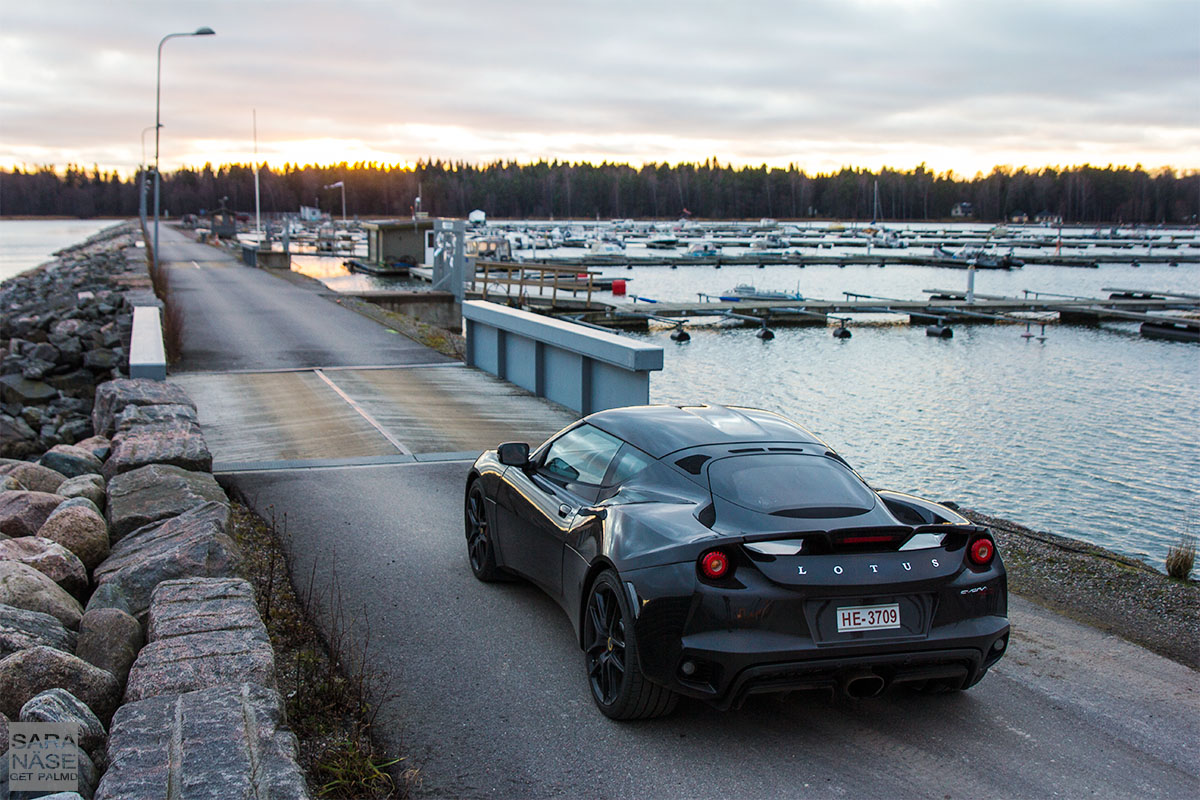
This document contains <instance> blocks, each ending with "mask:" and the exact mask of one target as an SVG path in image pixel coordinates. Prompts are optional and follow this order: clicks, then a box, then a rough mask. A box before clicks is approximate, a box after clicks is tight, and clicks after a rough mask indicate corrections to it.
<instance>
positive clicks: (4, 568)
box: [0, 561, 83, 685]
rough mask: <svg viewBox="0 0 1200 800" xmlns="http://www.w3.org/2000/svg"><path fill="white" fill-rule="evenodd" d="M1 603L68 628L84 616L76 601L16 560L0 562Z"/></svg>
mask: <svg viewBox="0 0 1200 800" xmlns="http://www.w3.org/2000/svg"><path fill="white" fill-rule="evenodd" d="M0 603H3V604H4V605H9V606H16V607H17V608H23V609H25V610H27V611H40V612H42V613H43V614H49V615H50V616H52V617H54V618H55V619H57V620H58V621H59V622H61V623H62V624H63V625H64V626H66V627H68V628H70V629H71V630H78V628H79V620H80V618H81V617H83V607H82V606H81V605H79V601H78V600H76V599H75V598H74V597H71V595H69V594H67V593H66V592H65V591H63V589H62V588H60V587H59V585H58V584H57V583H55V582H54V581H52V580H50V578H48V577H46V576H45V575H43V574H42V573H40V572H38V571H37V570H36V569H34V568H33V567H30V566H26V565H25V564H22V563H20V562H19V561H0ZM0 685H3V684H0Z"/></svg>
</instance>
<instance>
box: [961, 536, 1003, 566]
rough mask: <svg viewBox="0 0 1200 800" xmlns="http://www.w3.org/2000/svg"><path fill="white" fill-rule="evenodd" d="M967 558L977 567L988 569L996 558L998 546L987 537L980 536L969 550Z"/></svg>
mask: <svg viewBox="0 0 1200 800" xmlns="http://www.w3.org/2000/svg"><path fill="white" fill-rule="evenodd" d="M967 557H968V558H970V559H971V563H972V564H974V565H975V566H977V567H986V566H987V565H988V564H991V563H992V559H993V558H995V557H996V544H995V542H993V541H992V540H991V539H989V538H987V537H986V536H980V537H979V538H978V539H976V540H974V541H973V542H971V546H970V547H969V548H967Z"/></svg>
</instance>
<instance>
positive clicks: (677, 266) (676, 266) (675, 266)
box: [671, 264, 679, 269]
mask: <svg viewBox="0 0 1200 800" xmlns="http://www.w3.org/2000/svg"><path fill="white" fill-rule="evenodd" d="M678 268H679V265H678V264H672V265H671V269H678Z"/></svg>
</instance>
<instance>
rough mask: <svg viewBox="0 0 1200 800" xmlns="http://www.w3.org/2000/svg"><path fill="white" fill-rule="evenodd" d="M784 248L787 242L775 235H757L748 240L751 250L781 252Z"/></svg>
mask: <svg viewBox="0 0 1200 800" xmlns="http://www.w3.org/2000/svg"><path fill="white" fill-rule="evenodd" d="M785 247H787V242H785V241H784V240H783V237H782V236H779V235H778V234H775V233H763V234H759V235H757V236H755V237H754V238H752V239H751V240H750V249H751V250H782V249H783V248H785Z"/></svg>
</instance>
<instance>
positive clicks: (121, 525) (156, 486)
mask: <svg viewBox="0 0 1200 800" xmlns="http://www.w3.org/2000/svg"><path fill="white" fill-rule="evenodd" d="M110 460H111V458H110ZM0 497H3V495H0ZM208 501H212V502H217V503H224V504H228V502H229V501H228V500H227V499H226V497H225V491H224V490H223V489H222V488H221V487H220V486H219V485H218V484H217V481H216V479H214V478H213V476H212V475H211V474H209V473H207V472H192V471H190V470H186V469H181V468H179V467H175V466H170V465H165V464H152V465H150V466H146V467H141V468H139V469H135V470H133V471H132V472H126V473H124V474H122V475H118V476H116V477H114V478H112V479H111V480H110V481H109V482H108V507H107V514H108V523H109V531H110V534H111V536H112V539H113V541H114V542H115V541H119V540H120V539H121V537H123V536H125V535H126V534H128V533H129V532H131V531H133V530H135V529H137V528H140V527H142V526H143V525H148V524H150V523H154V522H158V521H159V520H163V519H167V518H168V517H174V516H177V515H179V514H182V513H184V512H185V511H187V510H188V509H191V508H195V507H196V506H197V505H199V504H201V503H204V502H208Z"/></svg>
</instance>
